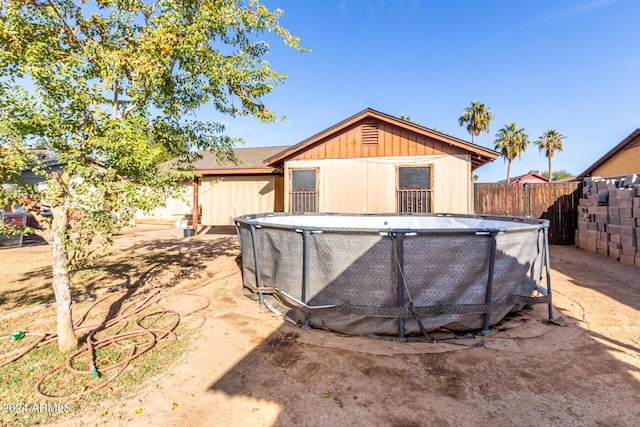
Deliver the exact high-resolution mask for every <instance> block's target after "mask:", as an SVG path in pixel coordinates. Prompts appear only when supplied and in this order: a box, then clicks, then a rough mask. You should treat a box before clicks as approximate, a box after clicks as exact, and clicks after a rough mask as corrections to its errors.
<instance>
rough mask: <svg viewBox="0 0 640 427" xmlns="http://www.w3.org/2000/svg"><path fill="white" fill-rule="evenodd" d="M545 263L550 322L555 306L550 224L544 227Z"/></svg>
mask: <svg viewBox="0 0 640 427" xmlns="http://www.w3.org/2000/svg"><path fill="white" fill-rule="evenodd" d="M544 262H545V268H546V271H547V296H548V297H549V303H548V305H549V321H551V320H553V306H552V304H551V302H552V301H551V258H550V256H549V224H545V227H544Z"/></svg>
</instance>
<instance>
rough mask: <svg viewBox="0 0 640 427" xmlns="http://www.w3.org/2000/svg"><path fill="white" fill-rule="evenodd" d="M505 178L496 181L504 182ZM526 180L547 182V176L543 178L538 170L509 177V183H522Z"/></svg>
mask: <svg viewBox="0 0 640 427" xmlns="http://www.w3.org/2000/svg"><path fill="white" fill-rule="evenodd" d="M506 182H507V180H506V179H503V180H501V181H498V183H506ZM526 182H534V183H535V182H549V180H548V179H547V178H545V177H544V176H542V175H540V172H539V171H530V172H529V173H526V174H524V175H518V176H512V177H511V184H519V183H520V184H524V183H526Z"/></svg>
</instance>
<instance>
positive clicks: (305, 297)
mask: <svg viewBox="0 0 640 427" xmlns="http://www.w3.org/2000/svg"><path fill="white" fill-rule="evenodd" d="M310 235H311V231H310V230H302V263H303V265H302V301H304V303H305V304H306V305H309V302H310V299H311V277H310V275H311V266H310V258H311V256H310V254H309V252H310V244H309V236H310ZM302 328H303V329H311V313H308V312H307V313H305V314H304V326H303V327H302Z"/></svg>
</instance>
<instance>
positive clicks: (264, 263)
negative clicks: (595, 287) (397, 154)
mask: <svg viewBox="0 0 640 427" xmlns="http://www.w3.org/2000/svg"><path fill="white" fill-rule="evenodd" d="M547 224H548V223H547V222H546V220H526V219H516V220H512V219H510V218H502V217H485V216H451V215H447V216H438V215H408V216H403V215H399V216H393V215H357V216H355V215H327V214H303V215H292V214H282V215H279V214H260V215H247V216H243V217H238V218H236V227H237V231H238V238H239V240H240V245H241V250H242V272H243V284H244V287H245V289H246V290H247V292H248V293H249V294H250V295H252V296H253V297H255V298H258V299H260V302H261V304H266V305H268V306H269V307H270V308H274V309H277V310H278V311H280V312H284V314H286V316H287V317H288V318H290V319H291V320H292V321H294V322H296V323H298V324H300V325H303V326H306V327H315V328H323V329H329V330H332V331H336V332H339V333H344V334H352V335H370V334H376V335H378V334H380V335H397V336H398V337H400V338H403V337H405V336H406V335H410V334H420V333H424V332H426V331H433V330H435V329H438V328H446V329H449V330H453V331H463V330H475V329H482V330H484V331H485V332H487V331H488V329H489V327H490V326H491V325H493V324H495V323H497V322H499V321H500V320H501V319H502V318H503V317H504V316H505V315H506V314H507V313H509V312H510V311H512V310H514V309H518V308H520V307H521V306H522V305H523V304H531V303H547V304H549V308H550V307H551V305H550V304H551V290H550V282H549V280H548V275H547V282H546V285H545V286H542V285H541V279H542V277H543V272H544V270H545V269H546V268H548V257H547V256H546V254H547V253H548V252H547V250H546V248H547V245H546V240H545V236H546V233H545V232H546V230H547V228H546V227H547ZM385 227H386V228H385ZM549 314H550V316H551V310H550V312H549Z"/></svg>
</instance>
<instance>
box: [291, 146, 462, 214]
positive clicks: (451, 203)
mask: <svg viewBox="0 0 640 427" xmlns="http://www.w3.org/2000/svg"><path fill="white" fill-rule="evenodd" d="M469 164H470V163H469V157H468V155H467V154H458V155H431V156H428V155H423V156H398V157H367V158H339V159H333V158H329V159H309V160H304V159H298V160H288V161H287V162H286V164H285V171H284V177H285V180H284V187H285V188H284V190H285V191H284V204H285V211H287V212H288V211H290V207H289V197H288V195H289V186H290V184H291V182H290V171H291V170H292V169H317V171H318V178H317V179H318V204H319V206H318V210H319V211H320V212H337V213H392V212H395V211H396V188H397V167H399V166H431V168H432V169H431V174H432V177H431V179H432V183H433V198H432V200H433V212H434V213H471V209H472V206H471V191H472V185H471V175H470V167H469Z"/></svg>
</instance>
